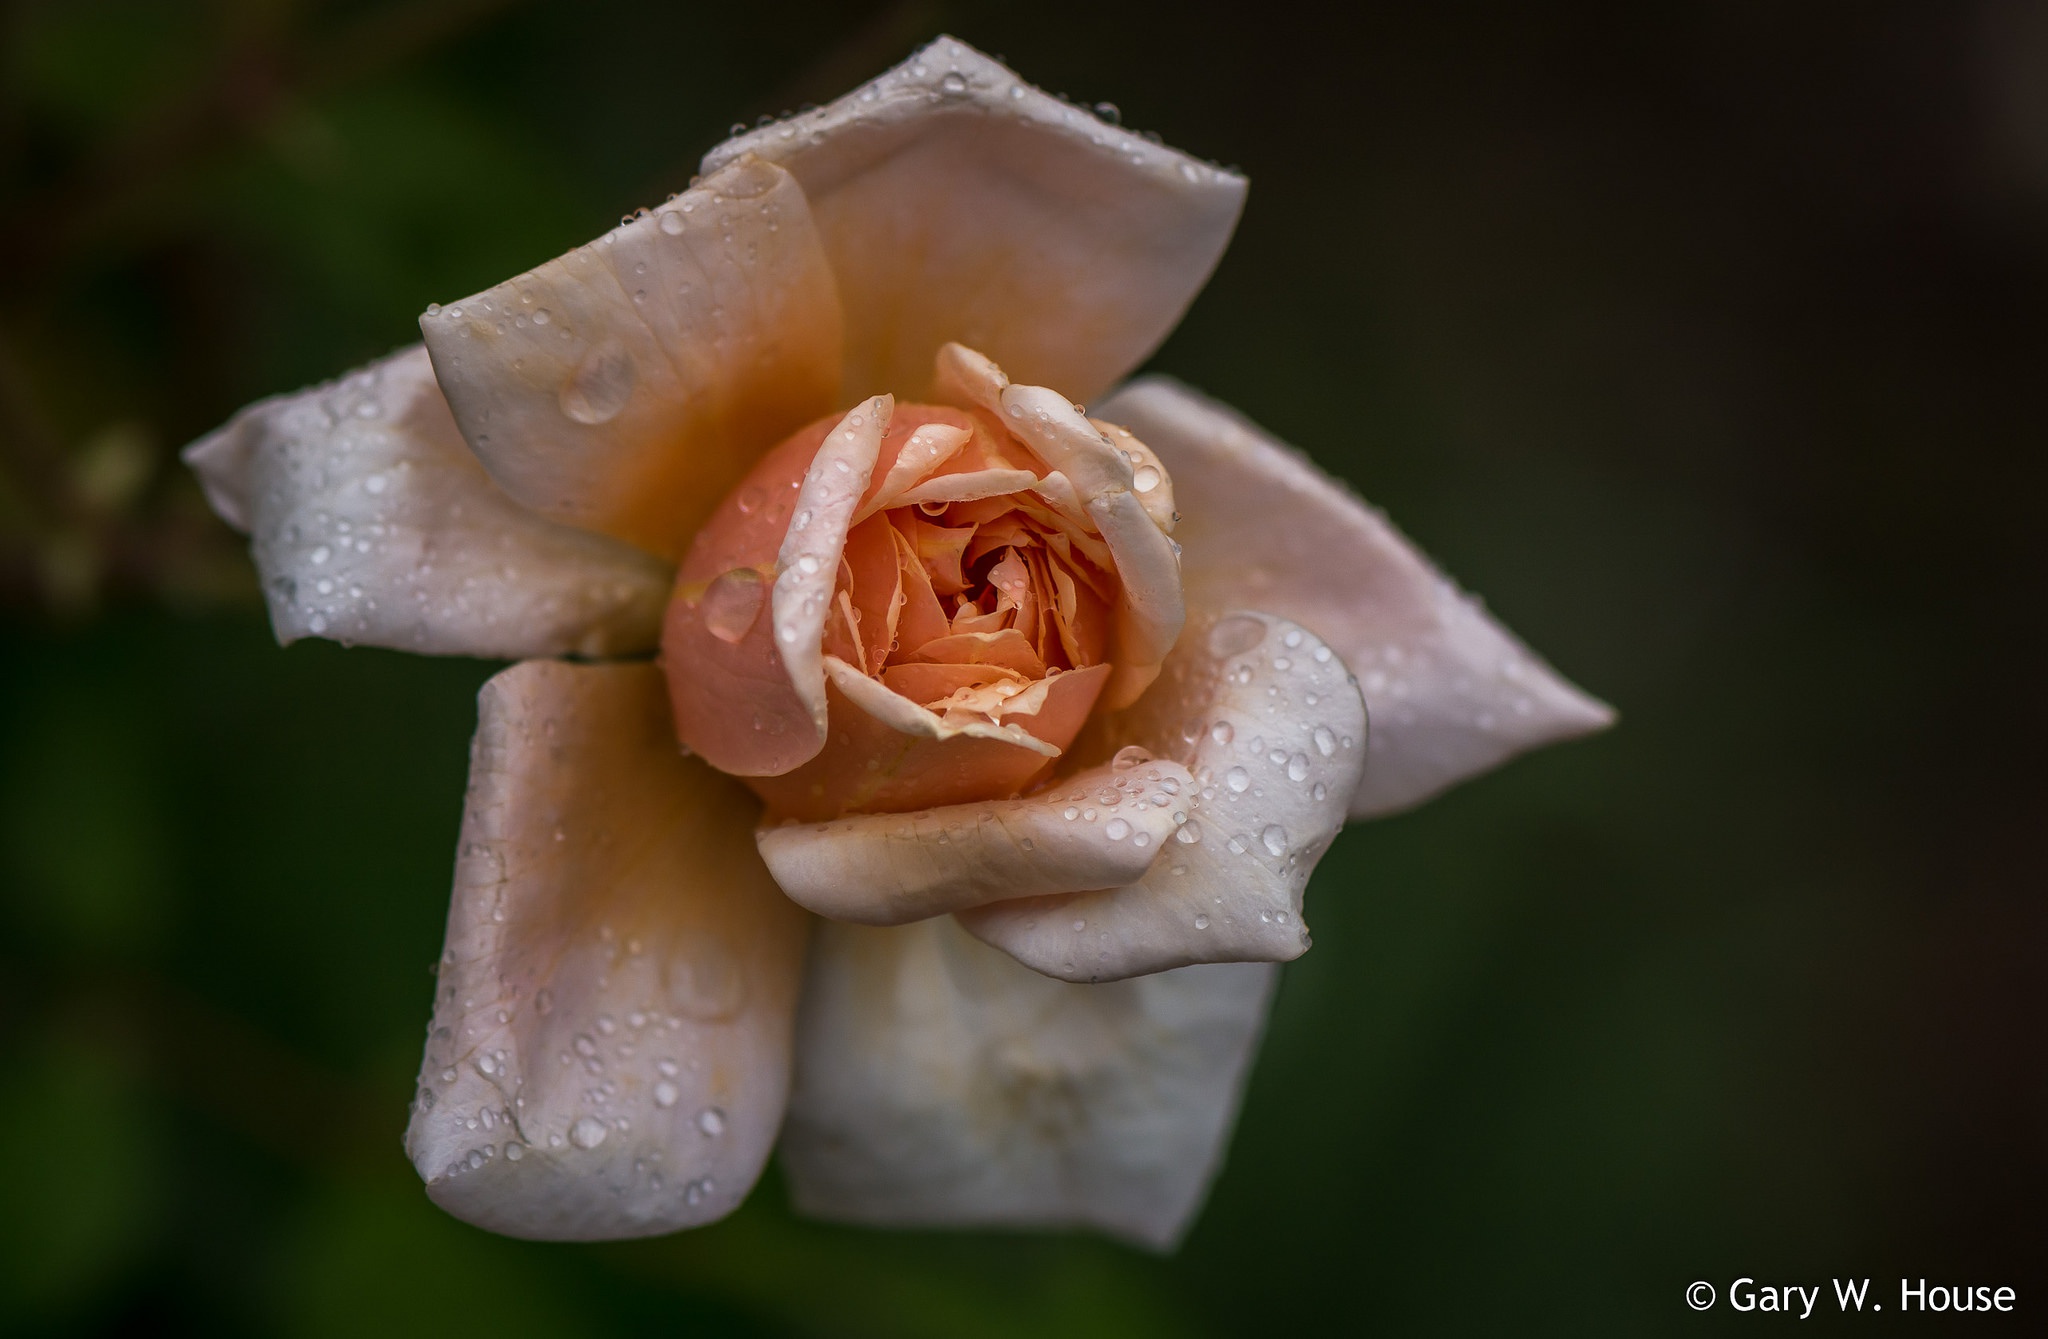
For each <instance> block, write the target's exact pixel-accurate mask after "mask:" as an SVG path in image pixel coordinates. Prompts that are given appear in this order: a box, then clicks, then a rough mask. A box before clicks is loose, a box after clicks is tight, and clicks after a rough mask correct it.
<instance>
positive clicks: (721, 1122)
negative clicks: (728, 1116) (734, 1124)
mask: <svg viewBox="0 0 2048 1339" xmlns="http://www.w3.org/2000/svg"><path fill="white" fill-rule="evenodd" d="M697 1128H698V1129H699V1130H701V1131H702V1132H703V1134H704V1137H705V1138H706V1139H716V1138H717V1137H718V1136H719V1135H722V1134H724V1133H725V1113H724V1112H723V1111H720V1110H719V1109H718V1108H717V1107H705V1108H704V1109H703V1110H702V1111H700V1112H698V1113H697Z"/></svg>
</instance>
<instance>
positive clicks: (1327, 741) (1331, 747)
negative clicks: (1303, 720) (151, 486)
mask: <svg viewBox="0 0 2048 1339" xmlns="http://www.w3.org/2000/svg"><path fill="white" fill-rule="evenodd" d="M1310 738H1312V739H1314V740H1315V742H1316V752H1317V753H1320V754H1322V755H1323V756H1324V757H1325V758H1327V757H1329V756H1330V755H1331V754H1333V753H1335V752H1336V751H1337V736H1336V735H1335V734H1334V733H1332V732H1331V730H1330V727H1329V726H1327V725H1319V726H1317V727H1316V728H1315V733H1314V734H1313V735H1311V736H1310Z"/></svg>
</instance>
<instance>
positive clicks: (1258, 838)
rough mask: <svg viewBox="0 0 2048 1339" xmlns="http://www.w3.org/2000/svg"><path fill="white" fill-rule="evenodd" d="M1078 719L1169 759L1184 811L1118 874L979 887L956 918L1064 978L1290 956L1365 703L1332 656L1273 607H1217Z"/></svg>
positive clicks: (1360, 748)
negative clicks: (1156, 661)
mask: <svg viewBox="0 0 2048 1339" xmlns="http://www.w3.org/2000/svg"><path fill="white" fill-rule="evenodd" d="M1090 733H1091V736H1092V738H1090V739H1087V740H1085V741H1084V743H1083V747H1085V746H1087V745H1090V744H1092V745H1094V747H1095V748H1096V750H1097V751H1100V750H1101V749H1103V748H1107V747H1109V746H1111V745H1112V744H1130V743H1135V744H1139V745H1142V746H1144V747H1145V748H1147V749H1149V750H1151V751H1153V752H1155V753H1157V754H1158V755H1160V756H1161V757H1162V758H1171V759H1177V760H1179V761H1182V762H1185V763H1186V764H1187V766H1188V768H1189V770H1190V771H1192V772H1193V773H1194V775H1195V784H1196V787H1197V789H1195V790H1194V791H1192V792H1191V793H1190V794H1189V795H1188V797H1187V799H1188V804H1187V806H1186V810H1185V812H1186V813H1187V823H1186V824H1185V825H1184V826H1183V827H1181V829H1180V830H1179V832H1178V833H1177V834H1176V835H1175V840H1173V841H1172V842H1169V843H1168V844H1167V848H1166V849H1165V850H1164V851H1162V852H1161V853H1160V855H1159V858H1158V859H1157V860H1155V861H1153V862H1152V865H1151V868H1150V869H1149V870H1147V871H1146V873H1145V876H1144V878H1143V879H1140V880H1138V881H1137V882H1136V883H1134V884H1133V885H1132V886H1130V887H1127V888H1116V889H1111V890H1108V891H1103V892H1068V893H1066V894H1065V895H1063V896H1055V897H1034V898H1027V899H1023V900H1020V901H1008V902H993V903H990V904H989V905H987V906H982V907H976V908H974V909H972V910H968V911H963V912H961V913H959V917H960V923H961V924H962V925H963V926H965V927H966V928H967V931H968V933H969V934H972V935H973V936H975V937H976V938H977V939H980V940H983V941H984V942H986V943H989V944H993V945H994V946H995V947H997V948H999V949H1002V950H1003V951H1004V952H1005V953H1008V954H1010V955H1011V956H1013V957H1015V958H1016V959H1017V960H1018V961H1019V962H1021V963H1023V964H1024V965H1025V966H1026V967H1030V968H1032V969H1034V970H1036V971H1040V972H1044V973H1045V974H1046V975H1047V976H1056V977H1059V978H1060V979H1062V980H1065V981H1115V980H1120V979H1122V978H1124V977H1127V976H1141V975H1143V974H1145V973H1147V972H1157V971H1162V970H1164V969H1166V968H1169V967H1180V966H1184V965H1186V964H1188V963H1196V962H1260V961H1264V962H1286V961H1289V960H1291V959H1294V958H1298V957H1300V956H1301V955H1302V953H1303V952H1305V951H1306V950H1307V949H1308V944H1309V938H1308V926H1307V924H1306V923H1305V921H1304V920H1303V918H1302V914H1301V898H1302V892H1303V890H1304V889H1306V888H1307V886H1308V878H1309V874H1310V873H1311V872H1313V871H1314V869H1315V867H1316V862H1317V861H1318V860H1320V859H1322V856H1323V852H1324V851H1326V850H1328V849H1329V846H1330V843H1331V841H1332V840H1334V839H1335V838H1336V836H1337V831H1338V829H1340V828H1342V827H1343V826H1344V806H1345V802H1346V799H1347V797H1349V796H1350V795H1351V793H1352V792H1353V791H1354V790H1355V789H1356V788H1357V785H1358V774H1359V770H1360V768H1361V767H1363V766H1364V765H1365V752H1366V729H1365V703H1364V702H1363V701H1361V700H1360V698H1359V696H1358V689H1357V688H1356V687H1355V686H1353V684H1352V682H1351V675H1350V672H1349V671H1348V670H1347V669H1346V668H1345V667H1344V662H1343V661H1342V660H1339V659H1338V658H1337V657H1336V656H1335V655H1334V654H1332V653H1331V651H1330V649H1329V648H1328V647H1327V646H1325V645H1323V643H1322V642H1321V641H1320V640H1318V639H1317V638H1316V637H1315V636H1314V635H1313V634H1311V633H1309V632H1308V631H1307V630H1306V629H1304V628H1301V627H1299V626H1297V625H1296V624H1293V623H1290V622H1288V621H1287V620H1286V619H1283V618H1276V617H1274V616H1273V615H1271V614H1252V613H1232V614H1227V615H1225V616H1224V617H1223V618H1222V619H1221V620H1219V621H1217V622H1216V623H1214V624H1213V625H1211V626H1210V627H1209V628H1207V629H1206V630H1205V631H1203V632H1202V633H1201V634H1200V635H1190V636H1187V637H1184V638H1182V639H1181V644H1180V645H1179V646H1178V647H1176V648H1174V653H1173V655H1172V656H1171V657H1170V658H1169V659H1168V660H1167V662H1166V672H1165V674H1163V675H1162V676H1161V677H1160V680H1159V682H1158V683H1156V684H1154V685H1153V687H1152V691H1151V692H1149V693H1147V694H1146V695H1145V696H1144V697H1143V698H1142V699H1140V701H1139V703H1138V705H1137V706H1136V707H1134V708H1132V709H1131V710H1130V711H1128V712H1124V713H1121V714H1119V715H1115V716H1111V717H1109V718H1107V719H1103V720H1098V721H1096V722H1092V723H1091V725H1090ZM1061 789H1063V790H1064V789H1065V787H1064V786H1063V787H1061ZM1078 886H1079V885H1076V887H1078Z"/></svg>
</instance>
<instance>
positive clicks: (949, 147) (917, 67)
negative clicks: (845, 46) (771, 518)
mask: <svg viewBox="0 0 2048 1339" xmlns="http://www.w3.org/2000/svg"><path fill="white" fill-rule="evenodd" d="M749 153H752V154H756V155H758V156H759V157H761V158H763V159H767V160H769V161H772V162H777V163H780V164H782V165H783V166H785V167H787V168H788V169H789V170H790V172H792V173H793V174H795V176H796V179H797V180H798V181H800V182H802V183H803V187H804V193H805V194H806V195H807V196H808V197H809V198H810V202H811V210H812V214H813V216H814V217H815V218H816V220H817V225H818V230H819V233H820V234H821V235H822V236H823V238H824V242H825V251H826V254H828V255H829V256H831V258H832V268H833V271H834V273H835V274H837V275H838V277H839V291H840V296H841V298H842V299H843V300H844V302H845V304H846V316H847V326H846V336H847V338H846V358H847V362H846V377H847V385H848V386H849V387H852V388H856V389H863V390H865V389H867V388H870V387H872V388H875V389H882V388H887V389H890V390H893V391H895V392H897V393H898V394H899V395H902V396H904V397H905V398H909V399H925V398H928V397H927V396H926V395H925V394H924V391H925V389H926V387H927V386H928V383H929V379H930V377H931V375H932V356H933V354H935V353H936V352H937V351H938V349H939V346H940V345H942V344H944V343H946V342H947V341H948V340H958V341H960V342H961V343H964V344H970V345H972V346H974V347H975V348H977V349H980V350H981V351H982V352H983V353H986V354H988V355H989V356H990V357H991V358H993V359H995V361H997V362H998V363H1001V364H1002V365H1003V366H1004V367H1005V368H1006V369H1008V371H1009V373H1010V375H1011V376H1013V377H1015V378H1016V379H1017V380H1019V381H1026V382H1034V383H1038V384H1041V385H1047V386H1057V387H1059V388H1060V389H1061V390H1062V391H1064V392H1066V393H1067V394H1069V395H1072V396H1074V397H1075V398H1077V399H1080V400H1082V401H1084V402H1085V401H1088V400H1091V399H1093V398H1094V397H1095V396H1096V395H1098V394H1100V393H1101V392H1102V391H1104V390H1107V389H1108V388H1109V387H1110V386H1113V385H1115V384H1116V382H1117V380H1118V378H1120V377H1122V376H1123V375H1124V374H1125V373H1127V372H1129V371H1130V369H1131V368H1133V367H1135V366H1137V365H1138V363H1140V362H1141V361H1143V359H1144V358H1145V356H1146V355H1147V354H1148V353H1150V352H1151V351H1152V350H1153V349H1154V348H1155V347H1157V346H1158V344H1159V341H1160V340H1162V339H1164V338H1165V337H1166V333H1167V332H1168V331H1169V330H1171V329H1172V328H1173V326H1174V324H1175V322H1177V321H1178V320H1179V319H1180V315H1181V313H1182V312H1183V311H1184V310H1186V308H1187V305H1188V303H1189V302H1190V301H1192V300H1193V298H1194V296H1195V294H1196V292H1198V291H1199V290H1200V289H1201V286H1202V284H1203V282H1204V281H1205V280H1206V279H1207V278H1208V277H1209V272H1210V271H1211V270H1212V269H1214V268H1215V265H1216V261H1217V259H1218V257H1220V256H1221V255H1222V254H1223V248H1224V245H1225V244H1226V243H1227V242H1228V241H1229V240H1230V233H1231V230H1232V229H1233V228H1235V227H1236V225H1237V215H1238V211H1239V210H1240V209H1242V208H1243V207H1244V194H1245V181H1244V178H1242V177H1240V176H1237V175H1236V174H1234V173H1231V172H1225V171H1222V170H1220V169H1218V168H1215V167H1211V166H1209V165H1208V164H1206V163H1201V162H1198V161H1196V160H1195V159H1192V158H1189V157H1188V156H1186V155H1185V154H1182V153H1178V152H1176V151H1175V150H1172V149H1168V148H1165V147H1163V146H1160V145H1157V144H1153V143H1150V142H1148V141H1146V140H1144V139H1141V138H1140V137H1138V136H1136V135H1133V134H1130V133H1129V132H1127V131H1124V130H1119V129H1117V128H1116V127H1115V126H1111V125H1106V124H1104V123H1103V122H1101V121H1099V120H1097V119H1096V118H1095V117H1093V116H1091V115H1090V114H1088V113H1087V112H1085V111H1082V110H1081V109H1080V108H1078V107H1074V106H1071V105H1069V104H1067V103H1064V102H1061V101H1059V100H1058V99H1056V98H1051V97H1048V96H1046V95H1045V94H1044V93H1041V92H1039V91H1038V90H1037V89H1035V88H1032V87H1031V86H1030V85H1028V84H1026V83H1024V82H1023V81H1022V80H1020V79H1018V77H1017V76H1016V75H1015V74H1013V73H1011V72H1010V71H1009V70H1007V69H1005V68H1004V67H1003V66H1001V65H999V64H997V63H996V62H995V61H992V60H990V59H989V58H988V57H986V56H984V55H982V54H981V53H980V52H978V51H976V50H974V49H973V48H972V47H969V46H967V45H965V44H964V43H962V42H958V41H955V40H954V39H952V38H950V37H942V38H940V39H939V40H938V41H936V42H934V43H932V44H931V45H930V46H928V47H926V48H924V49H923V50H922V51H919V52H918V53H917V54H916V55H914V56H912V57H911V58H910V59H909V60H907V61H905V62H904V63H903V64H902V65H899V66H897V67H896V68H895V69H894V70H891V71H889V72H888V73H887V74H884V75H882V76H881V77H880V78H878V79H875V80H873V81H871V82H869V83H868V84H865V85H863V86H862V87H861V88H859V89H857V90H855V91H854V92H852V93H849V94H847V95H846V96H845V97H843V98H840V99H839V100H838V101H837V102H834V103H831V104H830V105H828V106H826V107H822V108H820V109H819V110H817V111H814V112H806V113H804V114H802V115H800V116H797V117H795V118H793V119H791V120H788V121H785V122H782V123H781V124H780V125H772V126H766V127H763V128H762V129H760V130H756V131H753V132H751V133H749V134H745V135H740V136H738V137H736V138H734V139H732V140H729V141H727V142H726V143H724V144H722V145H720V146H719V147H718V148H716V149H713V150H712V151H711V152H710V153H709V154H707V155H706V156H705V158H704V170H705V171H706V172H712V171H715V170H717V169H718V168H721V167H723V166H724V165H726V164H727V163H730V162H733V161H735V160H737V159H738V158H739V157H740V156H741V155H744V154H749Z"/></svg>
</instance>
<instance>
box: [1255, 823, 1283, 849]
mask: <svg viewBox="0 0 2048 1339" xmlns="http://www.w3.org/2000/svg"><path fill="white" fill-rule="evenodd" d="M1259 841H1260V843H1261V844H1262V845H1264V846H1265V848H1266V850H1267V851H1269V852H1271V853H1272V854H1274V855H1276V856H1278V855H1286V854H1287V829H1286V828H1283V827H1281V826H1280V825H1279V824H1278V823H1273V824H1269V825H1268V826H1267V828H1266V830H1265V831H1264V832H1261V833H1260V834H1259Z"/></svg>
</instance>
